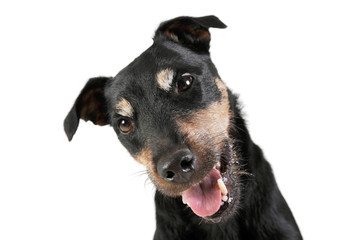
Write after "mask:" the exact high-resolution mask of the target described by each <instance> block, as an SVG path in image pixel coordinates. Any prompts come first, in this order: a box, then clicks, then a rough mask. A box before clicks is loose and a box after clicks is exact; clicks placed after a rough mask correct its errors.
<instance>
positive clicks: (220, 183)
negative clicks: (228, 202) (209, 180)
mask: <svg viewBox="0 0 361 240" xmlns="http://www.w3.org/2000/svg"><path fill="white" fill-rule="evenodd" d="M217 183H218V187H219V189H220V190H221V193H222V195H227V193H228V190H227V188H226V185H225V184H224V182H223V180H222V178H220V179H218V180H217Z"/></svg>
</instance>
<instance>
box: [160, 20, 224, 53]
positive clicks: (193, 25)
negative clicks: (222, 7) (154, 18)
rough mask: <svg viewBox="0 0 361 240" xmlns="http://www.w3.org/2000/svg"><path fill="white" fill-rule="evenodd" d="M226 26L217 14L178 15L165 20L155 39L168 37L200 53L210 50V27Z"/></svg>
mask: <svg viewBox="0 0 361 240" xmlns="http://www.w3.org/2000/svg"><path fill="white" fill-rule="evenodd" d="M211 27H212V28H226V27H227V26H226V25H225V24H224V23H223V22H221V20H219V19H218V18H217V17H216V16H205V17H198V18H194V17H178V18H174V19H172V20H169V21H166V22H163V23H161V24H160V26H159V28H158V29H157V31H156V32H155V37H154V41H156V40H157V39H161V38H162V37H163V38H164V37H166V38H168V39H170V40H172V41H174V42H177V43H180V44H182V45H184V46H186V47H188V48H190V49H192V50H193V51H196V52H199V53H208V52H209V42H210V40H211V35H210V33H209V30H208V29H209V28H211Z"/></svg>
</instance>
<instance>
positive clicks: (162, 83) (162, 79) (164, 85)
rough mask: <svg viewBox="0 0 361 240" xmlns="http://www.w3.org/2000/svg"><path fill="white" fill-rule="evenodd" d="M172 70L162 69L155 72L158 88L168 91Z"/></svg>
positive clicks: (172, 75) (172, 74) (171, 79)
mask: <svg viewBox="0 0 361 240" xmlns="http://www.w3.org/2000/svg"><path fill="white" fill-rule="evenodd" d="M173 77H174V72H173V70H172V69H169V68H167V69H164V70H162V71H160V72H159V73H158V74H157V83H158V86H159V88H161V89H163V90H164V91H169V89H170V88H171V85H172V81H173Z"/></svg>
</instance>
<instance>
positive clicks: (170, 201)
mask: <svg viewBox="0 0 361 240" xmlns="http://www.w3.org/2000/svg"><path fill="white" fill-rule="evenodd" d="M226 27H227V26H226V25H225V24H224V23H223V22H221V21H220V20H219V19H218V18H217V17H216V16H205V17H197V18H196V17H178V18H174V19H172V20H169V21H165V22H163V23H161V24H160V26H159V27H158V29H157V30H156V32H155V35H154V38H153V40H154V42H153V45H152V46H151V47H149V48H148V49H147V50H146V51H144V52H143V53H142V54H141V55H140V56H139V57H137V58H136V59H135V60H134V61H133V62H131V63H130V64H129V65H128V66H127V67H125V68H124V69H123V70H121V71H120V72H119V73H118V74H117V75H116V76H115V77H96V78H91V79H89V81H88V82H87V83H86V85H85V87H84V88H83V89H82V91H81V93H80V95H79V96H78V98H77V99H76V101H75V103H74V105H73V107H72V108H71V110H70V112H69V114H68V115H67V116H66V118H65V120H64V129H65V132H66V134H67V137H68V139H69V141H71V140H72V138H73V136H74V134H75V132H76V130H77V128H78V125H79V119H83V120H85V121H88V120H90V121H91V122H93V123H94V124H96V125H100V126H103V125H110V126H112V127H113V128H114V130H115V132H116V134H117V136H118V138H119V140H120V142H121V143H122V144H123V146H124V147H125V148H126V149H127V150H128V151H129V153H130V154H131V155H132V156H133V157H134V159H135V160H136V161H138V162H139V163H141V164H143V165H144V166H145V167H146V169H147V172H148V175H149V178H150V179H151V180H152V182H153V183H154V185H155V186H156V193H155V206H156V222H157V223H156V231H155V234H154V239H157V240H158V239H167V240H169V239H187V240H189V239H243V240H246V239H253V240H255V239H263V240H266V239H277V240H281V239H302V236H301V233H300V230H299V228H298V226H297V224H296V221H295V219H294V217H293V215H292V213H291V210H290V209H289V207H288V205H287V203H286V201H285V200H284V198H283V196H282V195H281V193H280V191H279V189H278V187H277V184H276V181H275V178H274V176H273V173H272V169H271V166H270V164H269V163H268V162H267V161H266V160H265V158H264V156H263V153H262V150H261V149H260V148H259V147H258V146H257V145H256V144H255V143H254V142H253V141H252V139H251V136H250V134H249V132H248V130H247V127H246V124H245V120H244V119H243V117H242V113H241V107H240V106H239V104H238V97H237V96H236V95H235V94H234V93H233V92H232V91H231V90H230V89H228V88H227V87H226V85H225V83H224V82H223V81H222V79H221V78H220V76H219V74H218V72H217V69H216V67H215V65H214V64H213V62H212V61H211V58H210V53H209V48H210V39H211V36H210V32H209V28H226Z"/></svg>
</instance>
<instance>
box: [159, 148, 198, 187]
mask: <svg viewBox="0 0 361 240" xmlns="http://www.w3.org/2000/svg"><path fill="white" fill-rule="evenodd" d="M195 161H196V158H195V157H194V156H193V154H192V153H191V151H189V150H188V149H181V150H177V151H175V152H173V153H171V154H166V155H164V156H163V157H162V158H161V159H160V160H159V162H158V164H157V171H158V174H159V176H160V177H161V178H163V179H164V180H165V181H167V182H172V183H176V184H177V183H187V182H189V180H190V179H191V177H192V176H193V173H194V166H195Z"/></svg>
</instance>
